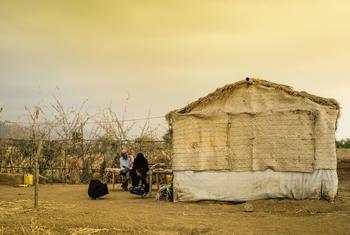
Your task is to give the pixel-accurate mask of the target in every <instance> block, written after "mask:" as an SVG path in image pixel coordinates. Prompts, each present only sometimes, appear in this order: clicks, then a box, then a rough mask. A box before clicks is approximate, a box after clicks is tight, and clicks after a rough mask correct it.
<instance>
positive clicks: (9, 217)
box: [0, 181, 350, 235]
mask: <svg viewBox="0 0 350 235" xmlns="http://www.w3.org/2000/svg"><path fill="white" fill-rule="evenodd" d="M86 190H87V186H86V185H42V186H41V188H40V196H41V198H40V199H41V203H40V209H39V210H37V211H35V210H33V209H32V204H33V203H32V195H33V189H32V188H14V187H9V186H0V235H3V234H40V235H41V234H237V235H239V234H293V235H294V234H350V182H349V181H347V182H344V181H343V182H340V189H339V195H338V198H337V200H336V201H335V202H334V203H329V202H326V201H290V200H267V201H255V202H252V203H251V204H252V205H253V207H254V211H253V212H252V213H247V212H244V208H245V204H227V203H213V202H201V203H166V202H158V201H155V199H153V198H151V199H142V198H138V197H135V196H133V195H130V194H129V193H125V192H121V191H117V192H111V194H110V195H108V196H107V197H106V198H105V199H104V200H97V201H93V200H90V199H89V198H88V197H87V194H86Z"/></svg>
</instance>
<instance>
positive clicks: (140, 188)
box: [130, 168, 150, 196]
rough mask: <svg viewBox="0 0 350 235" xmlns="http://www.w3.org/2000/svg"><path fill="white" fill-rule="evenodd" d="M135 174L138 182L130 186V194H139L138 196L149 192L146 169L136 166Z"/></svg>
mask: <svg viewBox="0 0 350 235" xmlns="http://www.w3.org/2000/svg"><path fill="white" fill-rule="evenodd" d="M136 175H137V177H138V179H139V182H138V184H137V186H136V187H132V188H131V189H130V193H131V194H135V195H139V196H146V195H147V194H148V192H149V187H150V184H149V181H148V178H147V171H146V169H143V168H138V169H137V170H136Z"/></svg>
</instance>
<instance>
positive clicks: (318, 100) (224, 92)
mask: <svg viewBox="0 0 350 235" xmlns="http://www.w3.org/2000/svg"><path fill="white" fill-rule="evenodd" d="M247 79H249V80H248V81H246V80H242V81H238V82H236V83H232V84H228V85H226V86H224V87H222V88H218V89H217V90H216V91H214V92H213V93H210V94H209V95H207V96H205V97H202V98H200V99H198V100H197V101H194V102H192V103H190V104H189V105H187V106H186V107H184V108H182V109H178V110H174V111H171V112H169V113H168V114H167V115H166V118H167V120H169V121H171V117H172V115H173V114H175V113H189V112H191V111H193V110H194V109H195V108H197V107H200V108H202V107H204V106H206V105H208V104H210V105H211V104H212V102H213V101H216V100H222V99H225V97H227V96H231V95H232V93H233V92H237V90H238V89H239V88H251V87H263V88H270V90H274V92H277V93H282V92H283V93H284V95H288V96H294V97H298V98H303V99H308V100H309V101H311V102H314V103H315V104H319V105H322V106H328V107H329V108H332V109H336V110H339V109H340V106H339V103H338V102H337V101H336V100H335V99H328V98H322V97H319V96H316V95H312V94H309V93H307V92H305V91H295V90H294V89H293V88H292V87H290V86H287V85H282V84H277V83H273V82H269V81H265V80H261V79H255V78H247Z"/></svg>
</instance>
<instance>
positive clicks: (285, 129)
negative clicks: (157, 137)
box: [166, 78, 340, 202]
mask: <svg viewBox="0 0 350 235" xmlns="http://www.w3.org/2000/svg"><path fill="white" fill-rule="evenodd" d="M339 113H340V107H339V104H338V102H337V101H336V100H334V99H326V98H321V97H318V96H315V95H311V94H309V93H307V92H298V91H295V90H293V88H292V87H290V86H287V85H281V84H276V83H272V82H269V81H265V80H260V79H253V78H246V79H245V80H243V81H239V82H236V83H233V84H229V85H226V86H224V87H222V88H219V89H217V90H216V91H215V92H213V93H211V94H209V95H208V96H206V97H203V98H200V99H199V100H197V101H195V102H193V103H190V104H189V105H187V106H186V107H184V108H182V109H178V110H175V111H172V112H170V113H168V114H167V115H166V118H167V120H168V122H169V125H170V127H171V130H172V141H173V150H172V151H173V162H172V168H173V172H174V200H175V201H200V200H216V201H237V202H240V201H249V200H259V199H269V198H289V199H297V200H302V199H321V198H324V199H329V200H332V199H334V197H335V195H336V193H337V188H338V176H337V171H336V167H337V159H336V146H335V132H336V128H337V120H338V117H339Z"/></svg>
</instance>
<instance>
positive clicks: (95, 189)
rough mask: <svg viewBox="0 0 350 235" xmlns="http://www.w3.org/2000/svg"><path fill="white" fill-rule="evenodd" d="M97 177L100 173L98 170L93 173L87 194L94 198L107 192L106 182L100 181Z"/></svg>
mask: <svg viewBox="0 0 350 235" xmlns="http://www.w3.org/2000/svg"><path fill="white" fill-rule="evenodd" d="M99 178H100V174H99V173H98V172H96V173H94V174H93V175H92V179H91V181H90V184H89V189H88V195H89V197H91V198H92V199H94V200H96V199H97V198H100V197H102V196H105V195H107V194H108V193H109V192H108V187H107V184H104V183H102V182H101V181H100V180H99Z"/></svg>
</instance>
